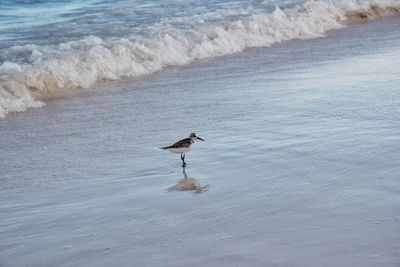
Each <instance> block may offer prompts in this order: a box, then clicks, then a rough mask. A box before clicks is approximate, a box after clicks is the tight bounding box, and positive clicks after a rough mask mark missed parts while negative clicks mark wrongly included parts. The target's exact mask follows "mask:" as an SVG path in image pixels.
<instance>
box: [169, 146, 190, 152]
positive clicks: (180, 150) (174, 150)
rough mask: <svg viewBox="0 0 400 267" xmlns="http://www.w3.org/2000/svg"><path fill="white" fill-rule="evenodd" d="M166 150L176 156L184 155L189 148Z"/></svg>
mask: <svg viewBox="0 0 400 267" xmlns="http://www.w3.org/2000/svg"><path fill="white" fill-rule="evenodd" d="M167 150H168V151H169V152H172V153H176V154H184V153H186V152H189V151H190V147H179V148H168V149H167Z"/></svg>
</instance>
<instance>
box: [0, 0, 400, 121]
mask: <svg viewBox="0 0 400 267" xmlns="http://www.w3.org/2000/svg"><path fill="white" fill-rule="evenodd" d="M395 2H397V1H372V0H371V1H357V0H338V1H307V2H305V3H304V4H302V5H299V6H295V7H293V8H290V9H284V10H281V9H280V8H279V7H276V8H275V10H274V11H273V12H272V13H268V14H266V13H262V12H256V11H254V13H251V14H244V15H243V16H241V15H242V14H238V16H237V17H235V19H230V20H229V21H226V22H224V23H221V22H218V23H213V22H204V21H202V23H199V24H197V25H196V26H194V27H193V28H189V29H185V30H182V29H177V28H173V27H170V28H167V29H165V28H164V29H162V30H159V31H158V32H157V31H156V32H153V33H152V34H149V36H136V37H132V38H118V39H112V38H110V39H101V38H99V37H97V36H88V37H85V38H83V39H81V40H77V41H70V42H64V43H61V44H59V45H57V46H39V45H25V46H14V47H10V48H6V49H5V50H4V51H2V52H3V53H4V54H5V55H6V56H5V59H4V60H3V63H2V64H1V65H0V118H3V117H5V116H6V115H7V114H8V113H10V112H19V111H25V110H27V109H29V108H37V107H41V106H42V105H44V103H43V102H41V101H39V100H36V99H35V97H37V96H39V98H40V95H43V94H46V93H50V92H54V91H60V90H69V89H74V88H87V87H90V86H92V85H93V84H94V83H96V82H98V81H101V80H117V79H121V78H123V77H135V76H139V75H146V74H150V73H153V72H155V71H158V70H161V69H163V68H165V67H167V66H175V65H184V64H188V63H191V62H193V61H195V60H197V59H202V58H210V57H217V56H222V55H227V54H232V53H237V52H240V51H243V50H245V49H247V48H251V47H267V46H270V45H272V44H275V43H278V42H283V41H288V40H293V39H308V38H317V37H321V36H323V35H324V34H325V33H326V32H328V31H331V30H334V29H338V28H342V27H344V26H345V25H346V24H347V23H351V22H356V21H362V20H368V19H374V18H376V17H380V16H386V15H393V14H399V13H400V5H399V3H398V2H397V3H395ZM246 12H249V10H244V11H242V13H246ZM196 16H197V17H196V19H199V15H196ZM182 19H185V18H182ZM189 19H190V18H189ZM175 20H179V18H178V19H175ZM3 58H4V56H3Z"/></svg>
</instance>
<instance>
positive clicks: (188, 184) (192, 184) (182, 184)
mask: <svg viewBox="0 0 400 267" xmlns="http://www.w3.org/2000/svg"><path fill="white" fill-rule="evenodd" d="M182 169H183V178H182V179H179V180H178V182H177V183H176V185H174V186H172V187H170V188H168V189H167V190H168V191H195V192H196V193H203V192H206V191H207V188H208V185H206V186H202V185H201V184H200V182H199V181H198V180H197V179H195V178H193V177H189V176H187V174H186V171H185V168H182Z"/></svg>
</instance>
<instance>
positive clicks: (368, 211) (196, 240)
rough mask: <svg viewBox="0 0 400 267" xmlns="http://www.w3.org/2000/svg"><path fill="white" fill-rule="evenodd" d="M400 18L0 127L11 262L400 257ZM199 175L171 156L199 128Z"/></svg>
mask: <svg viewBox="0 0 400 267" xmlns="http://www.w3.org/2000/svg"><path fill="white" fill-rule="evenodd" d="M399 26H400V21H399V18H398V17H393V18H389V19H385V20H379V21H375V22H372V23H368V24H359V25H355V26H353V27H350V28H346V29H342V30H340V31H337V32H334V33H331V34H330V35H329V36H328V37H326V38H321V39H315V40H308V41H293V42H289V43H283V44H279V45H275V46H273V47H271V48H268V49H254V50H250V51H247V52H245V53H241V54H235V55H232V56H228V57H222V58H218V59H210V60H203V61H200V62H197V63H195V64H191V65H188V66H185V67H171V68H167V69H166V70H164V71H162V72H158V73H156V74H154V75H152V76H147V77H142V78H138V79H135V80H124V81H121V82H115V83H111V84H110V83H108V84H106V85H104V86H103V87H102V86H99V87H98V88H95V89H93V88H92V89H90V90H83V91H81V92H77V93H75V94H72V95H71V96H69V97H60V98H57V97H55V98H53V99H48V100H46V103H47V105H46V106H45V107H43V108H41V109H38V110H31V111H29V112H26V113H18V114H12V115H11V116H8V117H7V118H5V119H4V120H3V121H2V122H1V124H0V135H1V137H2V138H1V139H0V146H1V147H2V154H1V156H0V162H1V163H0V177H1V189H0V190H1V191H0V193H1V203H2V204H1V206H0V222H1V223H0V236H1V243H0V263H1V264H0V265H4V266H27V265H29V266H118V265H120V266H124V265H128V266H129V265H133V266H160V265H162V266H188V265H190V266H205V265H206V266H208V265H209V266H321V265H324V266H398V265H399V262H400V253H399V251H400V236H399V233H400V231H399V230H400V227H399V225H400V224H399V221H400V214H399V211H400V210H399V204H400V197H399V191H400V187H399V183H398V181H399V180H398V179H399V176H400V167H399V164H398V155H399V153H400V145H399V144H400V142H399V139H400V138H399V136H400V135H399V133H400V125H399V123H398V121H399V119H400V118H399V116H400V115H399V114H400V110H399V107H400V105H399V104H400V103H399V102H400V91H399V90H398V88H399V84H400V79H399V77H400V76H399V75H398V74H399V69H400V68H399V67H400V65H399V62H400V56H399V55H400V53H399V52H400V46H399V44H400V43H399V40H400V27H399ZM192 131H196V132H197V133H198V135H199V136H200V137H202V138H204V139H205V140H206V142H201V143H197V144H196V148H195V149H194V151H192V152H190V153H188V155H187V157H186V161H187V163H188V166H187V168H186V172H187V175H188V176H189V177H191V178H194V179H196V180H197V182H198V183H200V184H201V185H202V186H206V185H208V187H207V189H208V190H207V191H206V192H203V193H201V194H196V193H194V192H180V191H177V192H169V191H168V188H170V187H171V186H174V185H175V184H176V183H178V181H179V180H180V179H182V178H183V177H184V176H183V174H182V169H181V168H180V164H181V162H180V159H179V156H177V155H175V154H169V153H167V152H165V151H161V150H159V149H158V147H160V146H163V145H168V144H170V143H172V142H174V141H176V140H178V139H179V138H183V137H185V136H186V135H188V134H189V133H190V132H192Z"/></svg>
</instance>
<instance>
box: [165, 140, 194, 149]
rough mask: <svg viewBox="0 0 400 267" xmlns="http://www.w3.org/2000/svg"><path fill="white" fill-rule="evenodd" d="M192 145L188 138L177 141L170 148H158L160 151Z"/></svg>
mask: <svg viewBox="0 0 400 267" xmlns="http://www.w3.org/2000/svg"><path fill="white" fill-rule="evenodd" d="M191 145H192V139H190V138H185V139H182V140H179V141H178V142H176V143H175V144H173V145H172V146H166V147H160V148H161V149H168V148H179V147H190V146H191Z"/></svg>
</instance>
